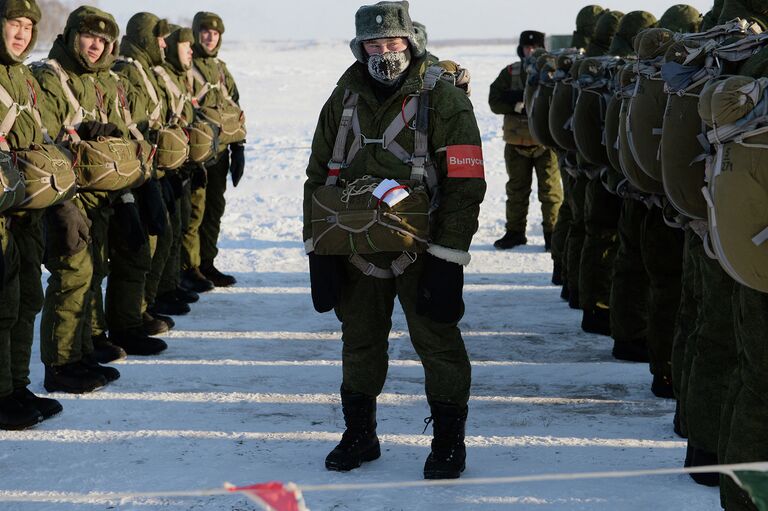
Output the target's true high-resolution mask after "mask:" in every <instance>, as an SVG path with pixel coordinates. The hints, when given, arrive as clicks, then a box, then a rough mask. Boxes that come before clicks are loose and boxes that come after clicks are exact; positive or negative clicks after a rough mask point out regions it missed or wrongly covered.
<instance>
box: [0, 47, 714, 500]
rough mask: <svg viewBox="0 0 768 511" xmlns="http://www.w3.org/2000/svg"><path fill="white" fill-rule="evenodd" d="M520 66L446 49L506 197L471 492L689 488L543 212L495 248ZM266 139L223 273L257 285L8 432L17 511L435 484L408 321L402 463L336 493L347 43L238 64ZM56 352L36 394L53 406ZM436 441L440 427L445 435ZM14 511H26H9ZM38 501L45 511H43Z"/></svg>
mask: <svg viewBox="0 0 768 511" xmlns="http://www.w3.org/2000/svg"><path fill="white" fill-rule="evenodd" d="M512 51H513V49H510V48H508V47H504V46H469V45H468V46H455V47H438V48H434V49H433V52H434V53H436V54H437V55H438V56H440V57H442V58H451V59H454V60H457V61H459V62H460V63H462V64H463V65H464V66H466V67H468V68H469V69H470V70H471V72H472V84H473V91H474V93H473V96H472V101H473V103H474V106H475V111H476V115H477V119H478V123H479V126H480V130H481V132H482V134H483V143H484V148H483V149H484V154H485V159H486V177H487V180H488V193H487V195H486V199H485V202H484V203H483V206H482V210H481V218H480V230H479V232H478V233H477V235H476V236H475V238H474V243H473V246H472V255H473V260H472V263H471V264H470V265H469V266H468V267H467V268H466V284H467V285H466V288H465V301H466V314H465V316H464V319H463V320H462V322H461V327H462V330H463V333H464V338H465V341H466V345H467V349H468V351H469V354H470V357H471V359H472V362H473V385H472V399H471V401H470V414H469V420H468V422H467V446H468V461H467V465H468V466H467V470H466V472H465V473H464V476H463V477H464V478H480V477H483V478H484V477H502V476H519V475H531V474H549V473H567V472H593V471H609V470H634V469H649V468H670V467H680V466H682V463H683V457H684V455H685V441H684V440H682V439H680V438H678V437H676V436H675V435H674V433H673V431H672V416H673V411H674V403H673V402H672V401H667V400H660V399H657V398H655V397H654V396H653V395H652V394H651V392H650V381H651V375H650V374H649V372H648V367H647V365H643V364H628V363H620V362H616V361H614V360H613V359H612V358H611V355H610V349H611V340H610V339H609V338H606V337H599V336H594V335H589V334H585V333H583V332H582V331H581V330H580V328H579V322H580V319H581V318H580V315H579V314H578V313H577V312H575V311H573V310H571V309H569V308H568V306H567V304H566V303H565V302H563V301H562V300H561V299H560V297H559V288H557V287H554V286H552V285H551V284H550V274H551V260H550V257H549V254H546V253H545V252H544V249H543V238H542V235H541V232H542V231H541V226H540V222H541V213H540V209H539V203H538V202H537V201H536V200H535V196H536V192H535V184H534V192H533V193H532V197H531V207H530V214H529V227H528V239H529V244H528V246H525V247H521V248H519V249H516V250H514V251H511V252H500V251H496V250H494V249H493V246H492V245H493V241H494V240H495V239H496V238H498V237H499V236H500V235H501V234H502V231H503V227H504V200H505V194H504V184H505V181H506V173H505V170H504V159H503V146H504V143H503V141H502V140H501V137H500V134H501V119H500V118H499V117H498V116H496V115H494V114H492V113H491V112H490V110H489V107H488V105H487V101H486V99H487V93H488V87H489V85H490V83H491V82H492V81H493V79H495V78H496V76H497V74H498V72H499V70H500V69H501V68H502V67H503V66H505V65H506V64H508V62H509V59H510V58H511V55H510V54H511V52H512ZM222 58H223V59H224V60H225V61H226V62H228V63H229V67H230V69H231V70H232V72H233V73H234V76H235V78H236V80H237V83H238V84H239V87H240V95H241V98H242V104H243V105H244V108H245V110H246V115H247V118H248V133H249V135H248V145H247V148H246V156H247V170H246V174H245V177H244V178H243V182H242V183H241V184H240V186H239V187H238V188H231V187H230V189H229V190H228V191H227V200H228V203H227V212H226V215H225V216H224V221H223V229H222V235H221V239H220V247H221V248H222V250H221V253H220V255H219V257H218V259H217V266H218V267H219V268H221V269H223V270H226V271H231V272H233V273H234V274H235V275H236V276H237V278H238V285H237V286H236V287H233V288H230V289H217V290H215V291H213V292H211V293H207V294H205V295H204V296H203V297H202V299H201V300H200V302H199V303H197V304H195V305H193V311H192V313H191V314H190V315H188V316H186V317H178V318H177V326H176V329H175V330H174V331H173V332H171V333H170V334H169V335H167V336H166V339H167V341H168V344H169V349H168V350H167V351H166V352H165V353H163V354H161V355H160V356H157V357H150V358H138V357H131V358H129V359H128V360H126V361H124V362H122V363H119V364H118V365H117V367H118V368H119V369H120V371H121V373H122V377H121V378H120V379H119V380H118V381H117V382H115V383H113V384H111V385H109V386H108V387H105V388H104V389H102V390H101V391H99V392H96V393H94V394H90V395H84V396H82V397H77V396H71V395H65V394H57V395H55V396H54V397H56V398H57V399H60V400H61V401H62V403H63V405H64V412H63V413H62V414H60V415H59V416H57V417H55V418H53V419H51V420H49V421H46V422H44V423H42V424H41V425H39V426H38V427H36V428H34V429H31V430H27V431H24V432H0V443H1V444H2V447H0V473H2V478H1V479H0V509H2V510H14V511H16V510H18V511H26V510H43V509H50V510H78V511H86V510H88V511H90V510H100V509H118V510H129V509H131V510H132V509H139V510H144V509H146V510H150V509H192V510H221V509H230V510H251V509H257V507H256V505H255V504H253V503H250V502H249V501H247V500H246V499H245V498H244V497H243V496H241V495H228V496H224V497H202V498H152V499H122V500H115V499H113V500H111V501H110V500H105V499H103V498H98V497H97V496H93V497H90V498H89V497H86V498H85V499H78V498H77V497H78V496H82V495H83V494H87V493H90V492H96V493H104V492H156V491H176V490H193V489H206V488H216V487H220V486H221V485H222V483H223V482H224V481H230V482H232V483H234V484H252V483H257V482H266V481H273V480H277V481H284V482H288V481H292V482H295V483H297V484H298V485H302V484H305V485H309V484H313V485H314V484H331V483H378V482H393V481H417V480H420V479H421V478H422V467H423V463H424V460H425V458H426V456H427V454H428V452H429V442H430V438H431V437H430V433H431V431H428V432H427V433H422V430H423V429H424V422H423V419H424V418H425V417H427V416H428V415H429V410H428V406H427V403H426V399H425V398H424V393H423V385H424V380H423V371H422V369H421V366H420V364H419V363H418V358H417V356H416V354H415V352H414V350H413V348H412V346H411V344H410V342H409V338H408V333H407V328H406V325H405V321H404V317H403V314H402V312H401V310H400V309H399V306H397V307H396V312H395V317H394V326H393V333H392V336H391V343H390V347H389V356H390V359H391V363H390V371H389V377H388V380H387V384H386V386H385V389H384V395H383V396H382V397H381V398H380V400H379V409H378V424H379V426H378V432H379V435H380V437H381V441H382V457H381V458H380V459H379V460H377V461H374V462H372V463H367V464H364V465H363V467H362V468H360V469H357V470H354V471H352V472H349V473H336V472H328V471H326V470H325V468H324V464H323V461H324V458H325V455H326V454H327V453H328V451H330V449H332V447H333V446H334V445H335V443H336V442H337V441H338V439H339V438H340V436H341V432H342V429H343V418H342V414H341V408H340V403H339V399H338V388H339V384H340V381H341V363H340V354H341V343H340V341H339V338H340V333H339V323H338V321H337V320H336V318H335V316H334V315H333V314H332V313H331V314H324V315H320V314H317V313H315V312H314V310H313V309H312V304H311V300H310V295H309V276H308V273H307V261H306V257H305V255H304V250H303V244H302V240H301V215H302V206H301V205H302V183H303V181H304V171H305V167H306V161H307V158H308V155H309V145H310V141H311V137H312V133H313V131H314V128H315V124H316V120H317V115H318V113H319V111H320V109H321V107H322V105H323V104H324V102H325V101H326V99H327V97H328V96H329V94H330V93H331V90H332V89H333V86H334V85H335V83H336V80H337V79H338V77H339V76H340V75H341V73H342V72H343V71H344V69H345V68H346V67H347V66H348V65H349V64H351V63H352V60H353V58H352V56H351V53H350V52H349V49H348V47H346V45H345V44H343V43H341V42H332V41H328V42H323V41H308V42H290V43H287V42H269V43H249V44H241V45H239V46H237V47H233V48H226V50H225V51H224V52H222ZM42 377H43V375H42V365H41V364H40V363H39V358H38V351H37V342H36V347H35V354H34V355H33V368H32V380H33V384H32V386H31V389H32V390H33V391H34V392H37V393H40V394H43V395H44V394H45V391H44V390H43V388H42ZM430 429H431V428H430ZM14 499H15V500H16V501H13V502H9V500H14ZM24 499H32V500H34V502H31V501H25V500H24ZM305 499H306V502H307V505H308V506H309V508H310V509H313V510H326V509H333V510H363V509H364V510H399V509H425V510H441V511H442V510H448V509H481V510H496V509H514V510H518V509H519V510H528V509H531V510H534V509H535V510H538V509H568V510H580V509H590V510H591V509H598V510H611V511H617V510H619V511H621V510H634V509H644V510H645V509H676V510H696V511H706V510H717V509H719V501H718V493H717V491H716V490H714V489H707V488H703V487H700V486H697V485H695V484H694V483H693V482H692V481H691V480H690V479H689V478H688V477H687V476H685V475H679V476H654V477H640V478H631V479H606V480H589V481H567V482H547V483H526V484H513V485H487V486H471V487H450V486H449V487H445V488H408V489H396V490H392V489H376V490H369V491H354V492H307V493H306V494H305Z"/></svg>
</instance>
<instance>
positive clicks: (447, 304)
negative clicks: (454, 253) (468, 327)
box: [416, 252, 464, 323]
mask: <svg viewBox="0 0 768 511" xmlns="http://www.w3.org/2000/svg"><path fill="white" fill-rule="evenodd" d="M421 257H423V258H424V269H423V270H422V273H421V279H420V280H419V288H418V296H417V298H416V312H417V313H419V314H421V315H422V316H427V317H428V318H430V319H432V320H434V321H437V322H438V323H455V322H457V321H459V320H460V319H461V316H462V315H463V314H464V300H463V299H462V290H463V288H464V267H463V266H461V265H460V264H456V263H451V262H448V261H445V260H443V259H440V258H439V257H435V256H433V255H432V254H430V253H428V252H426V253H424V255H422V256H421Z"/></svg>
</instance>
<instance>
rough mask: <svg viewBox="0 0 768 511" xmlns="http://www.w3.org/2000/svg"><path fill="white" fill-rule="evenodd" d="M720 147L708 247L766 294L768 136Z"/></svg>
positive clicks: (735, 276) (712, 189) (711, 198)
mask: <svg viewBox="0 0 768 511" xmlns="http://www.w3.org/2000/svg"><path fill="white" fill-rule="evenodd" d="M745 136H746V138H745V139H744V140H743V141H740V142H728V143H726V144H724V145H723V146H722V147H720V148H719V150H718V152H717V156H716V158H715V164H714V167H713V172H712V176H711V178H710V182H709V187H708V188H707V189H706V190H707V192H706V193H707V200H708V203H709V238H710V240H709V241H710V245H711V248H712V250H713V251H714V253H715V255H716V256H717V258H718V260H719V261H720V265H721V266H722V267H723V269H724V270H725V271H726V272H727V273H728V274H729V275H730V276H731V277H732V278H733V279H734V280H736V281H737V282H739V283H741V284H743V285H745V286H748V287H750V288H752V289H756V290H757V291H760V292H762V293H768V133H761V134H758V135H754V136H749V135H745Z"/></svg>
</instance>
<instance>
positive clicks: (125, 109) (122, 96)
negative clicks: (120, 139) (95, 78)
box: [109, 71, 144, 141]
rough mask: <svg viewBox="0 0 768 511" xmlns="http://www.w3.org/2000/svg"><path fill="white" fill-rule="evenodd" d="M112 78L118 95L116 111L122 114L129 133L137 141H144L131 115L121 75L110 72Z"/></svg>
mask: <svg viewBox="0 0 768 511" xmlns="http://www.w3.org/2000/svg"><path fill="white" fill-rule="evenodd" d="M109 74H110V76H111V77H112V78H113V79H114V80H115V88H116V89H117V94H115V109H116V110H117V111H118V112H121V113H122V117H123V122H125V125H126V126H127V127H128V131H129V132H130V133H131V135H132V136H133V138H134V139H135V140H139V141H141V140H144V135H143V134H142V133H141V131H139V128H138V126H136V123H135V122H133V116H132V115H131V108H130V106H129V105H128V97H127V94H126V93H125V87H124V86H123V84H122V81H121V78H120V75H118V74H117V73H115V72H114V71H110V72H109Z"/></svg>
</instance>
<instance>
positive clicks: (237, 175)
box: [229, 144, 245, 187]
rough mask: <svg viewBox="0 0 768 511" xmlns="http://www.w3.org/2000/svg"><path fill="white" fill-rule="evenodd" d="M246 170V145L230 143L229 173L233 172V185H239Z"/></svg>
mask: <svg viewBox="0 0 768 511" xmlns="http://www.w3.org/2000/svg"><path fill="white" fill-rule="evenodd" d="M244 170H245V146H244V145H243V144H229V173H230V174H232V186H234V187H237V184H238V183H239V182H240V179H242V177H243V171H244Z"/></svg>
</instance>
